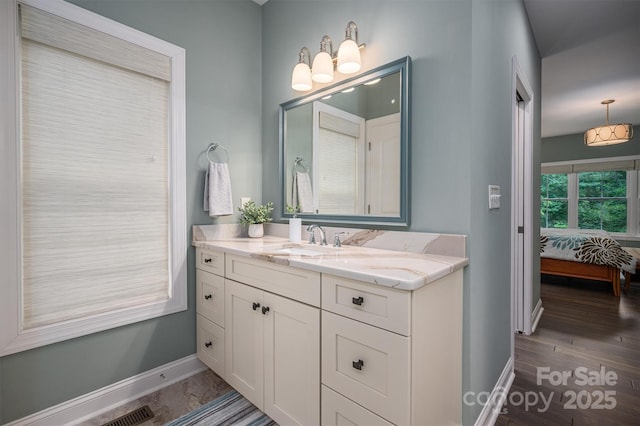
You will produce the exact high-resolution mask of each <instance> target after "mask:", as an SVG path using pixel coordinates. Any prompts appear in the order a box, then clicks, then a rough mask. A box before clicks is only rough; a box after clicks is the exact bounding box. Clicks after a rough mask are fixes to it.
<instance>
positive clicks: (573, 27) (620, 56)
mask: <svg viewBox="0 0 640 426" xmlns="http://www.w3.org/2000/svg"><path fill="white" fill-rule="evenodd" d="M524 3H525V7H526V9H527V13H528V15H529V21H530V22H531V27H532V29H533V34H534V37H535V39H536V43H537V45H538V50H539V52H540V56H541V57H542V95H541V100H542V137H549V136H558V135H567V134H574V133H583V132H584V131H585V130H587V129H588V128H590V127H594V126H598V125H601V124H604V122H605V115H606V108H605V106H604V105H601V104H600V102H601V101H602V100H604V99H615V103H613V104H611V105H610V106H609V121H610V122H611V123H631V124H633V125H636V126H638V125H640V0H524ZM636 137H637V136H636Z"/></svg>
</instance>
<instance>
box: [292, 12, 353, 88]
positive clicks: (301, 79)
mask: <svg viewBox="0 0 640 426" xmlns="http://www.w3.org/2000/svg"><path fill="white" fill-rule="evenodd" d="M354 38H355V39H354ZM363 47H364V44H358V26H357V25H356V23H355V22H353V21H350V22H349V23H348V24H347V27H346V28H345V37H344V41H343V42H342V43H341V44H340V48H339V49H338V52H337V53H334V52H333V42H332V41H331V37H329V36H328V35H325V36H324V37H322V40H321V41H320V51H319V52H318V53H317V54H316V56H315V57H314V58H313V63H311V52H309V49H307V48H306V47H303V48H302V49H300V53H299V54H298V56H299V59H298V63H297V64H296V66H295V67H294V68H293V73H292V74H291V88H293V90H299V91H307V90H311V88H312V87H313V82H314V81H315V82H317V83H330V82H332V81H333V71H334V68H336V67H337V69H338V72H340V73H342V74H353V73H356V72H358V71H360V68H361V67H362V63H361V61H360V49H361V48H363Z"/></svg>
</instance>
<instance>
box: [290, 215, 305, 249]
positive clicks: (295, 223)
mask: <svg viewBox="0 0 640 426" xmlns="http://www.w3.org/2000/svg"><path fill="white" fill-rule="evenodd" d="M301 235H302V219H300V218H297V217H296V218H293V217H292V218H291V219H289V241H291V242H293V243H299V242H300V239H301Z"/></svg>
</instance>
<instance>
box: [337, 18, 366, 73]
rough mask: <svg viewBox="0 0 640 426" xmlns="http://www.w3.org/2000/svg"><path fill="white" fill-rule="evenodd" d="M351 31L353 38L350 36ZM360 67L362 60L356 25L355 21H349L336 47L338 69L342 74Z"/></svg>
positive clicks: (357, 69)
mask: <svg viewBox="0 0 640 426" xmlns="http://www.w3.org/2000/svg"><path fill="white" fill-rule="evenodd" d="M352 31H353V32H354V33H355V38H356V39H355V40H354V39H353V38H352V37H353V36H352V34H353V33H352ZM360 68H362V62H361V61H360V47H359V46H358V26H357V25H356V23H355V22H353V21H349V23H348V24H347V28H345V30H344V41H343V42H342V43H341V44H340V48H339V49H338V71H339V72H341V73H342V74H353V73H354V72H358V71H360Z"/></svg>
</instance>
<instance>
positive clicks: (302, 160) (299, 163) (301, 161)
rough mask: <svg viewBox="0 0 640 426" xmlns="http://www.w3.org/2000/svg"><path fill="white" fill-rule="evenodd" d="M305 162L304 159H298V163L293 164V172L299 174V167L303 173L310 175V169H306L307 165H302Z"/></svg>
mask: <svg viewBox="0 0 640 426" xmlns="http://www.w3.org/2000/svg"><path fill="white" fill-rule="evenodd" d="M303 162H304V158H301V157H296V161H294V163H293V171H294V172H297V171H298V170H297V167H298V166H300V167H302V171H303V172H305V173H309V169H307V168H306V167H305V165H304V164H302V163H303Z"/></svg>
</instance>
